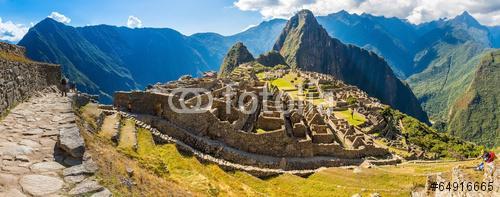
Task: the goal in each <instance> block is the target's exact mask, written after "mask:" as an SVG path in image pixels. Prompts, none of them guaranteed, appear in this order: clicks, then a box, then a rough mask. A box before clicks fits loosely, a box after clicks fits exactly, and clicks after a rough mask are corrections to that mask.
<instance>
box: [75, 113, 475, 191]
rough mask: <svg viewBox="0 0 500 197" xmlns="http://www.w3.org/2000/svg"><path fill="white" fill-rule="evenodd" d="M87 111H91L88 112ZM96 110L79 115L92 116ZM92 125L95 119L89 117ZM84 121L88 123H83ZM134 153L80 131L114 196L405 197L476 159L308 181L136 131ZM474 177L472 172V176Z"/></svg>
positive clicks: (342, 172)
mask: <svg viewBox="0 0 500 197" xmlns="http://www.w3.org/2000/svg"><path fill="white" fill-rule="evenodd" d="M87 110H89V111H87ZM95 110H96V108H93V107H85V108H82V110H81V111H80V112H83V113H85V114H87V115H88V114H95ZM88 120H89V121H95V120H94V119H88ZM85 121H86V120H85ZM137 132H138V133H137V142H138V145H139V146H138V149H137V151H130V152H128V151H117V149H116V148H115V147H113V145H112V144H111V142H110V140H107V139H105V138H104V137H100V135H94V134H91V133H89V132H83V133H82V135H83V136H84V138H85V142H86V144H87V148H88V150H87V151H89V152H90V153H91V154H92V155H99V157H96V158H95V160H96V162H97V163H98V165H99V167H100V169H101V170H99V172H98V173H97V179H98V180H99V182H100V183H101V184H102V185H104V186H106V187H107V188H109V189H110V190H111V191H113V193H114V195H116V196H162V195H165V194H166V193H168V194H171V195H173V196H186V195H188V196H351V195H353V194H356V193H360V194H361V195H363V196H369V195H370V194H371V193H375V192H377V193H379V194H380V195H382V196H408V195H409V193H410V191H411V190H412V188H414V187H416V186H420V187H423V186H424V185H425V181H426V177H427V175H428V174H430V173H436V172H444V173H445V174H449V172H450V170H451V169H452V167H454V166H456V165H463V166H473V165H475V164H477V161H466V162H449V161H445V162H441V163H431V164H428V163H423V164H422V163H419V164H408V163H407V164H401V165H398V166H382V167H375V168H371V169H361V172H357V173H354V172H353V171H352V170H348V169H342V168H326V169H324V170H321V171H319V172H317V173H315V174H313V175H311V176H309V177H307V178H303V177H298V176H294V175H289V174H284V175H279V176H275V177H270V178H267V179H259V178H256V177H254V176H251V175H249V174H247V173H245V172H240V171H224V170H222V169H221V168H220V167H218V166H217V165H214V164H206V163H201V162H200V161H199V160H198V159H196V158H195V157H193V156H191V155H190V154H186V153H181V152H180V151H179V150H178V149H177V147H176V145H174V144H164V145H156V144H155V143H154V142H153V138H152V135H151V133H150V132H149V131H147V130H145V129H142V128H139V129H138V131H137ZM128 168H131V169H133V170H134V176H133V177H132V178H131V179H132V180H133V181H134V182H135V183H136V185H134V186H133V187H132V189H128V188H127V187H126V186H125V185H124V184H122V182H121V181H122V180H123V178H124V177H127V172H126V171H127V170H126V169H128ZM470 173H474V172H470Z"/></svg>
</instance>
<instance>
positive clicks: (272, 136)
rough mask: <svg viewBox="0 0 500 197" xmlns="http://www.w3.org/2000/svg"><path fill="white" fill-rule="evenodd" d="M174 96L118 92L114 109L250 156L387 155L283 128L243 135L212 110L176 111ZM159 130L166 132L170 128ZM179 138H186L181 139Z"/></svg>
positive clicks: (176, 101)
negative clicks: (325, 142) (317, 141)
mask: <svg viewBox="0 0 500 197" xmlns="http://www.w3.org/2000/svg"><path fill="white" fill-rule="evenodd" d="M171 96H172V95H169V94H158V93H151V92H117V93H115V99H114V106H115V107H117V108H118V109H119V110H123V111H128V112H132V113H138V114H149V115H154V116H158V117H161V118H163V119H165V120H167V121H169V122H172V123H174V124H175V125H177V126H179V127H182V128H183V129H185V130H186V131H188V132H189V133H191V134H193V135H196V136H206V137H209V138H210V139H214V140H217V141H219V142H222V143H224V144H226V145H228V146H230V147H233V148H236V149H238V150H241V151H244V152H249V153H255V154H261V155H269V156H275V157H311V156H339V157H342V158H361V157H363V156H368V155H370V156H384V155H387V151H386V150H385V149H382V148H375V147H364V148H361V149H343V148H340V146H338V147H337V146H336V145H334V147H332V146H330V147H326V146H315V144H313V143H312V141H311V140H310V139H309V140H301V139H297V138H292V137H289V136H287V134H286V132H285V131H284V130H282V129H280V130H276V131H272V132H266V133H262V134H257V133H249V132H243V131H241V130H239V129H236V128H235V126H234V124H232V123H230V122H229V121H220V120H219V119H218V118H217V117H216V115H214V114H213V113H212V112H211V111H205V112H202V113H198V114H194V115H193V114H183V113H176V112H173V111H172V109H171V108H170V107H169V104H168V100H169V99H170V98H169V97H171ZM171 100H172V102H173V104H174V105H178V100H177V99H175V98H173V99H171ZM152 125H153V126H155V127H157V128H161V127H162V126H161V125H156V124H155V123H153V124H152ZM159 130H160V131H162V132H164V131H167V130H168V129H159ZM167 134H168V135H172V134H171V133H167ZM179 139H183V137H181V136H179Z"/></svg>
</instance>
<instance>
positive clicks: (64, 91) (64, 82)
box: [61, 78, 68, 96]
mask: <svg viewBox="0 0 500 197" xmlns="http://www.w3.org/2000/svg"><path fill="white" fill-rule="evenodd" d="M61 96H68V80H66V78H62V79H61Z"/></svg>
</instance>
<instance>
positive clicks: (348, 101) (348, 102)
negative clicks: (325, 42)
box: [347, 96, 358, 105]
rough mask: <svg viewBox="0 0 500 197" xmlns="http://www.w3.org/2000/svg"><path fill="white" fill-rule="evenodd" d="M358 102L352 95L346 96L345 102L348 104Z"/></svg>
mask: <svg viewBox="0 0 500 197" xmlns="http://www.w3.org/2000/svg"><path fill="white" fill-rule="evenodd" d="M357 102H358V99H356V98H354V97H353V96H349V97H347V104H349V105H354V104H356V103H357Z"/></svg>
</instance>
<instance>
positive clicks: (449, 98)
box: [406, 42, 484, 122]
mask: <svg viewBox="0 0 500 197" xmlns="http://www.w3.org/2000/svg"><path fill="white" fill-rule="evenodd" d="M483 51H484V49H483V47H482V46H481V45H480V44H478V43H474V42H468V43H465V44H462V45H458V46H457V45H450V44H446V43H441V44H438V45H436V47H435V49H433V53H435V56H436V57H435V58H434V59H433V60H432V61H431V62H429V63H428V64H429V65H428V66H427V69H425V70H424V71H422V72H420V73H418V74H415V75H413V76H411V77H410V78H408V79H407V80H406V81H407V82H408V84H409V85H410V87H411V89H412V90H413V92H414V93H415V96H417V98H418V99H419V100H420V102H421V103H422V107H423V109H424V110H425V111H426V112H427V114H428V115H429V117H430V119H431V120H432V121H434V122H436V121H442V122H448V120H447V116H448V112H449V110H450V107H451V106H452V105H453V104H454V103H455V101H456V100H457V99H458V98H459V97H460V95H462V94H463V93H464V92H465V90H466V88H467V87H468V86H469V84H470V83H471V81H472V79H473V78H474V71H475V70H476V68H477V67H476V65H477V64H478V63H479V60H480V58H481V56H483V55H481V53H482V52H483Z"/></svg>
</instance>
